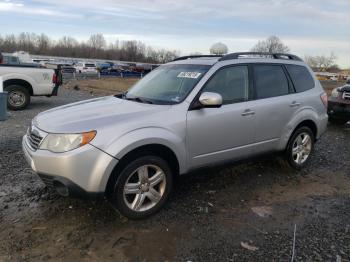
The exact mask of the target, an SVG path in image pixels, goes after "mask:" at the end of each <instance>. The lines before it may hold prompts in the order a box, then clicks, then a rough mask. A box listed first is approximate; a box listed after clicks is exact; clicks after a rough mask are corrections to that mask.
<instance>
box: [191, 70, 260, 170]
mask: <svg viewBox="0 0 350 262" xmlns="http://www.w3.org/2000/svg"><path fill="white" fill-rule="evenodd" d="M251 89H252V86H251V85H250V81H249V69H248V66H246V65H237V66H230V67H224V68H221V69H219V70H218V71H217V72H216V73H215V74H214V76H212V77H211V78H210V79H209V80H208V82H207V83H206V84H205V86H204V88H203V89H202V90H201V93H203V92H215V93H218V94H220V95H221V96H222V98H223V105H222V106H221V107H220V108H202V109H199V110H189V111H188V113H187V135H186V144H187V151H188V152H189V165H190V167H198V166H203V165H208V164H212V163H217V162H222V161H227V160H231V159H236V158H242V157H244V156H247V155H249V154H250V153H251V149H250V144H251V143H253V139H254V112H253V111H250V106H251V105H252V104H251V103H254V102H253V101H249V100H250V97H251V93H252V92H251Z"/></svg>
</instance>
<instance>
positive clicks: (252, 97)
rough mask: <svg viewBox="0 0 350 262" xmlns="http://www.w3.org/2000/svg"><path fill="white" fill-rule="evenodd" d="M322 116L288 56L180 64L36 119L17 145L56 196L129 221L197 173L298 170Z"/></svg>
mask: <svg viewBox="0 0 350 262" xmlns="http://www.w3.org/2000/svg"><path fill="white" fill-rule="evenodd" d="M326 106H327V96H326V94H325V93H324V91H323V89H322V87H321V85H320V83H319V81H318V80H317V79H316V78H315V77H314V75H313V73H312V71H311V70H310V68H309V67H308V66H307V65H306V64H305V63H304V62H303V61H302V60H301V59H300V58H298V57H296V56H294V55H290V54H271V53H267V54H266V53H234V54H228V55H225V56H222V57H220V56H190V57H181V58H178V59H176V60H175V61H173V62H171V63H168V64H165V65H162V66H160V67H159V68H157V69H156V70H154V71H152V72H151V73H149V74H148V75H147V76H146V77H144V78H143V79H142V80H140V81H139V82H137V83H136V84H135V85H134V86H133V87H132V88H131V89H130V90H129V91H128V92H127V93H125V94H120V95H116V96H109V97H102V98H97V99H92V100H87V101H82V102H78V103H74V104H69V105H65V106H61V107H58V108H54V109H51V110H48V111H46V112H43V113H40V114H39V115H38V116H36V117H35V118H34V119H33V121H32V125H31V127H30V128H29V129H28V132H27V134H26V135H25V136H24V137H23V143H22V144H23V150H24V153H25V156H26V159H27V160H28V162H29V163H30V165H31V167H32V169H33V170H34V171H35V172H36V173H38V175H39V176H40V177H41V179H42V180H43V181H44V182H45V183H46V184H47V185H50V186H53V187H54V188H55V189H56V190H57V192H58V193H59V194H61V195H63V196H68V195H89V196H91V195H93V196H95V195H102V196H106V197H107V199H108V200H109V201H110V202H111V203H112V204H113V206H115V207H116V208H117V209H118V210H119V211H120V212H121V213H122V214H123V215H125V216H126V217H129V218H132V219H137V218H144V217H146V216H149V215H151V214H153V213H155V212H156V211H158V210H159V209H160V208H161V207H162V206H163V205H164V203H165V202H166V200H167V199H168V197H169V194H170V191H171V189H172V186H173V179H174V177H175V176H177V175H182V174H185V173H188V172H189V171H192V170H194V169H197V168H200V167H203V166H208V165H219V164H222V163H225V162H228V161H237V160H240V159H246V158H251V157H252V156H255V155H258V154H263V153H268V152H276V151H277V152H281V153H283V154H284V155H285V157H286V160H287V161H288V162H289V164H290V165H291V166H292V167H293V168H296V169H299V168H302V167H303V166H305V165H306V164H307V162H308V161H309V159H310V155H311V153H312V150H313V147H314V142H315V141H316V140H317V139H318V138H319V137H320V136H321V135H322V134H323V133H324V132H325V130H326V126H327V120H328V116H327V110H326Z"/></svg>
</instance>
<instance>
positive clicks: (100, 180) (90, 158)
mask: <svg viewBox="0 0 350 262" xmlns="http://www.w3.org/2000/svg"><path fill="white" fill-rule="evenodd" d="M22 148H23V152H24V156H25V158H26V160H27V162H28V163H29V165H30V166H31V168H32V169H33V170H34V171H35V172H36V173H37V174H38V175H39V176H40V177H41V178H42V180H43V181H44V182H46V184H48V185H49V186H53V187H54V188H55V189H56V190H57V191H58V193H60V194H61V192H59V189H62V190H67V192H68V194H66V195H72V196H78V195H81V196H94V195H99V194H100V193H102V194H103V193H104V192H105V189H106V185H107V182H108V179H109V176H110V174H111V173H112V171H113V168H114V167H115V165H116V164H117V162H118V160H117V159H115V158H113V157H111V156H110V155H108V154H106V153H105V152H103V151H101V150H99V149H97V148H96V147H94V146H92V145H89V144H87V145H85V146H83V147H81V148H77V149H75V150H72V151H69V152H66V153H52V152H49V151H47V150H37V151H33V150H32V149H30V147H29V146H28V145H27V138H26V135H25V136H24V137H23V140H22ZM62 186H64V187H65V188H66V189H64V188H62ZM61 195H65V194H61Z"/></svg>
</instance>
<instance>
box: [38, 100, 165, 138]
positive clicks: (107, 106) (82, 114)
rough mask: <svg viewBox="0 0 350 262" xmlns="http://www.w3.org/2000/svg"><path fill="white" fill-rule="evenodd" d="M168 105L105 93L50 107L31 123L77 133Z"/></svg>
mask: <svg viewBox="0 0 350 262" xmlns="http://www.w3.org/2000/svg"><path fill="white" fill-rule="evenodd" d="M169 107H170V106H168V105H167V106H163V105H152V104H143V103H138V102H135V101H128V100H124V99H119V98H116V97H113V96H109V97H102V98H96V99H90V100H85V101H81V102H77V103H73V104H68V105H64V106H60V107H56V108H53V109H51V110H48V111H45V112H42V113H40V114H39V115H37V117H36V118H35V119H34V120H33V123H34V125H36V126H37V127H38V128H40V129H41V130H43V131H46V132H48V133H80V132H87V131H91V130H99V129H103V128H107V127H110V126H112V125H116V124H117V123H122V122H124V121H128V122H129V123H130V121H133V120H135V121H137V120H138V119H143V118H145V116H148V115H151V114H154V113H156V112H159V111H160V110H161V111H164V109H166V108H169Z"/></svg>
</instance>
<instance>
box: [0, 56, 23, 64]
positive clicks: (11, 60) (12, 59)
mask: <svg viewBox="0 0 350 262" xmlns="http://www.w3.org/2000/svg"><path fill="white" fill-rule="evenodd" d="M2 63H3V64H6V65H19V64H20V63H21V62H20V61H19V58H18V57H17V56H12V55H3V62H2Z"/></svg>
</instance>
